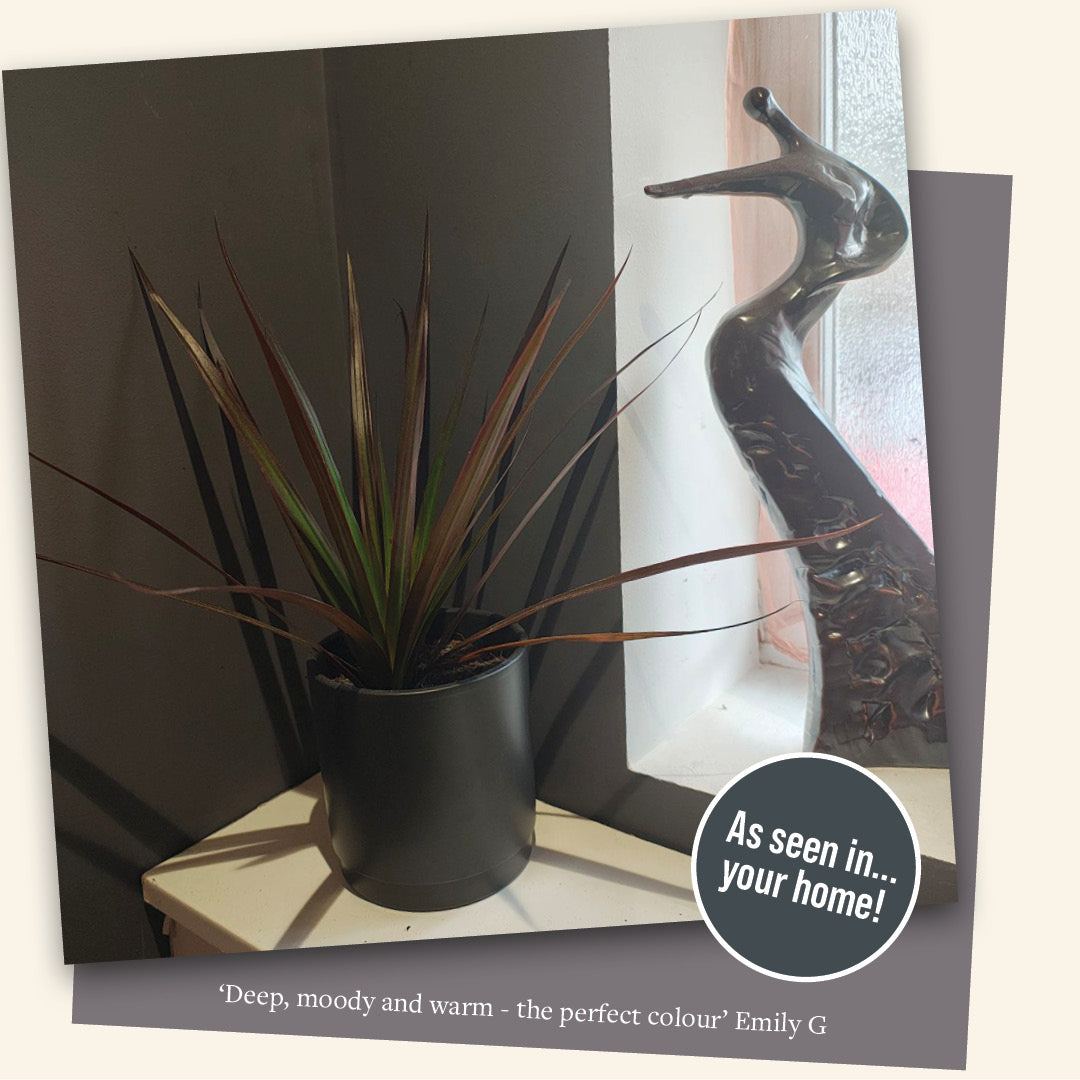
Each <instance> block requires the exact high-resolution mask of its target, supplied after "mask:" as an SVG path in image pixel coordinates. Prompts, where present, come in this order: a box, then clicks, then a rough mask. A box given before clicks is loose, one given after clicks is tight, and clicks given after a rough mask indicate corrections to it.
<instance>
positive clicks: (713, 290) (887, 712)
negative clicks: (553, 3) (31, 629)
mask: <svg viewBox="0 0 1080 1080" xmlns="http://www.w3.org/2000/svg"><path fill="white" fill-rule="evenodd" d="M4 96H5V104H6V121H7V132H8V156H9V173H10V183H11V199H12V214H13V233H14V243H15V263H16V274H17V287H18V301H19V315H20V327H21V337H22V357H23V370H24V383H25V394H26V416H27V429H28V444H29V450H30V455H31V466H30V469H31V485H32V499H33V510H34V529H35V546H36V549H37V552H38V560H39V561H38V568H37V569H38V584H39V597H40V616H41V635H42V654H43V664H44V681H45V693H46V704H47V713H48V726H49V746H50V753H51V761H52V767H53V802H54V814H55V824H56V841H57V865H58V878H59V888H60V911H61V921H62V933H63V941H64V955H65V959H66V961H67V962H68V963H84V962H93V961H105V960H127V959H138V958H151V957H161V956H168V955H192V954H199V953H223V952H224V953H229V952H244V951H255V950H270V949H289V948H301V947H312V946H327V945H346V944H362V943H367V942H390V941H400V940H415V939H424V938H445V937H468V936H472V935H487V934H507V933H521V932H528V931H543V930H557V929H573V928H582V927H601V926H622V925H628V924H643V923H671V922H680V921H688V920H696V919H698V918H700V914H699V911H698V908H697V905H696V903H695V898H694V893H693V888H692V885H691V873H690V856H689V853H690V851H691V847H692V845H693V841H694V836H695V832H696V829H697V826H698V823H699V821H700V820H701V817H702V815H703V813H704V812H705V810H706V808H707V807H708V805H709V803H710V801H711V800H712V799H713V797H714V796H715V795H716V794H717V792H719V791H720V790H721V789H722V788H723V787H724V785H725V784H726V783H727V782H728V781H730V780H731V779H733V778H734V777H735V776H737V775H739V774H740V773H741V772H742V771H744V770H745V769H747V768H749V767H750V766H752V765H754V764H756V763H759V762H761V761H763V760H767V759H769V758H771V757H775V756H777V755H782V754H789V753H795V752H802V751H817V752H821V753H827V754H832V755H837V756H840V757H843V758H846V759H848V760H851V761H854V762H856V763H858V764H860V765H863V766H865V767H867V768H869V769H871V770H872V771H873V772H875V773H876V774H877V775H878V776H879V777H880V778H881V779H882V780H883V781H884V782H885V783H886V784H887V785H888V786H889V787H890V788H891V789H892V790H893V791H894V792H895V793H896V794H897V796H898V797H899V799H900V800H901V801H902V802H903V804H904V806H905V808H906V809H907V811H908V814H909V816H910V817H911V819H912V821H913V823H914V825H915V829H916V832H917V834H918V840H919V846H920V849H921V853H922V879H921V881H922V884H921V889H920V895H919V902H920V903H941V902H948V901H951V900H954V899H955V898H956V875H955V852H954V846H953V827H952V811H951V803H950V788H949V770H948V741H947V729H946V722H945V704H944V700H945V699H944V691H943V676H942V665H941V650H940V639H939V630H938V610H937V594H936V583H935V568H934V557H933V535H932V525H931V511H930V498H929V480H928V474H927V456H926V438H925V432H924V419H923V400H922V379H921V369H920V357H919V337H918V321H917V312H916V298H915V285H914V271H913V262H912V254H911V243H910V211H909V205H908V198H907V162H906V152H905V136H904V118H903V106H902V97H901V87H900V67H899V57H898V50H897V35H896V23H895V16H894V15H893V13H891V12H886V11H862V12H859V11H856V12H843V13H827V14H822V15H805V16H793V17H787V18H770V19H747V20H732V21H727V22H709V23H699V24H690V25H679V24H676V25H666V26H648V27H632V28H618V29H610V30H589V31H574V32H566V33H547V34H535V35H522V36H514V37H488V38H474V39H459V40H447V41H423V42H410V43H402V44H386V45H361V46H354V47H338V48H327V49H315V50H304V51H296V52H281V53H263V54H246V55H225V56H209V57H198V58H178V59H155V60H147V61H140V62H133V63H113V64H101V65H85V66H74V67H62V68H35V69H22V70H16V71H6V72H4Z"/></svg>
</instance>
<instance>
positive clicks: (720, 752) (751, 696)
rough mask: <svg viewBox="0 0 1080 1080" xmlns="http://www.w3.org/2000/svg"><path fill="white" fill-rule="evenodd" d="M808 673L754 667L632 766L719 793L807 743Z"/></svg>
mask: <svg viewBox="0 0 1080 1080" xmlns="http://www.w3.org/2000/svg"><path fill="white" fill-rule="evenodd" d="M808 677H809V676H808V673H807V670H806V669H805V668H794V667H786V666H785V667H782V666H780V665H779V664H759V665H757V666H756V667H753V668H751V669H750V671H749V672H748V673H747V674H746V675H745V676H743V678H742V679H740V680H739V681H738V682H737V683H736V684H735V685H734V686H733V687H731V688H730V689H729V690H726V691H725V692H724V693H723V694H721V695H720V697H718V698H717V699H716V700H715V701H714V702H712V703H711V704H709V705H707V706H706V707H705V708H704V709H701V710H699V711H698V712H696V713H694V714H693V715H692V716H690V717H688V718H687V719H686V720H684V721H683V722H682V723H681V724H680V725H679V726H678V727H677V728H676V729H675V730H674V731H672V732H671V734H670V735H669V736H668V738H666V739H664V741H663V742H661V743H660V744H658V745H657V746H656V747H654V748H653V749H652V750H650V751H649V752H648V753H647V754H643V755H642V756H641V757H640V758H638V759H637V760H636V761H632V762H630V768H631V769H633V770H634V772H639V773H645V774H646V775H648V776H654V777H656V778H657V779H659V780H669V781H670V782H671V783H673V784H679V785H680V786H682V787H688V788H693V789H694V790H695V791H704V792H707V793H708V794H710V795H715V794H716V793H717V792H718V791H719V790H720V789H721V788H722V787H723V786H724V785H725V784H726V783H727V782H728V781H729V780H730V779H732V777H734V776H738V774H739V773H741V772H742V771H743V769H746V768H749V766H751V765H754V764H756V763H757V762H759V761H763V760H764V759H765V758H770V757H775V756H776V755H777V754H791V753H795V752H797V751H799V750H803V749H804V746H803V724H804V719H805V714H806V694H807V689H808Z"/></svg>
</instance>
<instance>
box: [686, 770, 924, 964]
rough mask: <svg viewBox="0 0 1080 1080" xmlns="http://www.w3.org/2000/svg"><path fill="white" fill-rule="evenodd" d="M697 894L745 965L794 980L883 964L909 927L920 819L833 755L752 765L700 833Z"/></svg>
mask: <svg viewBox="0 0 1080 1080" xmlns="http://www.w3.org/2000/svg"><path fill="white" fill-rule="evenodd" d="M692 865H693V879H694V892H695V894H696V896H697V901H698V907H699V908H700V909H701V912H702V915H703V916H704V917H705V922H706V924H707V925H708V927H709V929H710V930H711V931H712V933H713V936H714V937H715V938H716V939H717V940H718V941H719V942H720V944H721V945H723V946H724V948H725V949H727V950H728V952H730V953H731V954H732V955H733V956H735V957H736V958H737V959H738V960H741V961H742V962H743V963H744V964H746V965H747V966H748V967H752V968H754V969H755V970H756V971H760V972H762V973H764V974H766V975H774V976H776V977H777V978H781V979H788V980H791V981H794V982H818V981H821V980H823V979H835V978H837V977H839V976H840V975H846V974H848V973H849V972H852V971H856V970H858V969H859V968H861V967H864V966H865V965H866V964H868V963H870V961H871V960H873V959H875V958H876V957H878V956H880V955H881V954H882V953H883V952H884V951H885V950H886V949H887V948H888V947H889V946H890V945H891V944H892V943H893V941H894V940H895V939H896V937H897V936H898V935H899V933H900V931H901V930H902V929H903V928H904V925H905V924H906V923H907V920H908V917H909V916H910V915H911V911H912V908H913V907H914V906H915V897H916V896H917V894H918V891H919V879H920V875H921V861H920V858H919V845H918V841H917V839H916V837H915V830H914V828H913V827H912V824H911V819H910V818H909V817H908V814H907V811H906V810H905V809H904V807H903V806H902V805H901V803H900V801H899V800H898V799H897V798H896V796H895V795H894V794H893V793H892V791H890V790H889V788H888V787H886V786H885V784H884V783H882V781H880V780H879V779H878V778H877V777H876V776H874V775H873V773H870V772H868V771H867V770H866V769H864V768H862V767H861V766H859V765H854V764H852V763H851V762H848V761H844V760H842V759H840V758H834V757H828V756H826V755H823V754H787V755H784V756H783V757H776V758H770V759H769V760H768V761H764V762H761V763H760V764H758V765H755V766H753V767H752V768H750V769H747V770H746V771H745V772H742V773H740V774H739V775H738V776H736V777H735V779H734V780H732V781H731V782H730V783H729V784H728V785H727V786H726V787H725V788H724V789H723V791H721V792H720V794H719V795H717V796H716V798H715V799H714V800H713V802H712V805H711V806H710V807H709V809H708V810H707V811H706V813H705V816H704V817H703V818H702V820H701V824H700V825H699V826H698V831H697V836H696V838H695V839H694V851H693V864H692Z"/></svg>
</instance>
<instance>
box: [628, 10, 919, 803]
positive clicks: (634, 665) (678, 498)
mask: <svg viewBox="0 0 1080 1080" xmlns="http://www.w3.org/2000/svg"><path fill="white" fill-rule="evenodd" d="M867 55H872V56H873V57H874V58H875V61H876V62H875V64H874V65H872V66H869V65H867V64H866V63H865V62H864V58H865V57H866V56H867ZM609 71H610V85H611V138H612V170H613V185H614V208H615V253H616V259H617V260H618V261H620V262H621V260H622V258H623V257H624V256H625V253H626V252H627V251H628V250H630V249H631V248H632V249H633V253H632V256H631V261H630V266H629V267H628V269H627V272H626V274H625V275H624V276H623V278H622V280H621V281H620V285H619V290H618V292H617V296H616V336H617V343H618V353H617V356H618V362H619V363H622V362H625V360H626V359H627V358H629V357H630V356H632V355H633V354H634V353H636V352H637V351H638V350H639V349H641V348H642V347H643V346H644V345H646V344H648V342H650V341H652V340H654V339H655V338H657V337H659V336H660V335H661V334H663V333H664V332H665V331H667V330H669V329H670V328H671V327H672V326H674V325H676V324H677V323H679V322H680V321H681V320H682V319H684V318H685V317H686V316H687V315H688V314H690V313H691V312H693V311H694V310H695V309H696V308H697V307H699V306H700V305H701V304H702V303H704V301H705V300H706V299H707V298H708V297H709V295H710V294H711V293H712V292H713V291H714V290H716V289H719V293H718V295H717V296H716V298H715V299H714V300H713V301H712V303H711V304H710V305H709V307H708V308H707V309H706V312H705V314H704V316H703V318H702V323H701V326H700V327H699V329H698V332H697V333H696V334H695V335H694V337H693V339H692V341H691V343H690V345H689V346H688V347H687V348H686V349H685V350H684V352H683V353H682V355H681V356H680V357H679V358H678V359H677V360H676V361H675V362H674V364H673V365H672V366H671V367H670V368H669V369H668V370H667V371H666V372H665V374H664V375H663V377H662V378H661V379H660V380H659V381H658V382H657V383H656V385H655V386H653V387H652V388H651V389H650V390H649V392H648V393H647V394H646V395H645V396H644V397H642V398H641V400H640V401H638V402H637V403H635V405H634V406H633V407H632V408H631V409H629V410H628V411H627V412H626V413H625V414H624V415H623V416H622V417H621V418H620V420H619V497H620V515H621V521H620V525H621V563H622V566H623V567H624V568H630V567H632V566H638V565H642V564H645V563H649V562H655V561H658V560H660V559H664V558H671V557H674V556H676V555H681V554H684V553H686V552H687V551H693V550H698V549H704V548H713V547H719V546H723V545H729V544H741V543H749V542H752V541H753V540H755V539H757V538H758V537H759V535H767V531H768V525H767V523H764V524H763V520H762V514H761V510H760V506H759V502H758V499H757V496H756V494H755V492H754V491H753V488H752V487H751V484H750V481H749V479H748V477H747V475H746V472H745V470H744V468H743V465H742V462H741V460H740V458H739V455H738V454H737V453H736V451H735V449H734V447H733V445H732V443H731V440H730V439H729V437H728V435H727V433H726V431H725V430H724V428H723V425H722V423H721V421H720V419H719V418H718V416H717V414H716V411H715V408H714V406H713V404H712V399H711V393H710V389H709V385H708V381H707V378H706V371H705V360H704V355H705V347H706V344H707V342H708V339H709V335H710V334H711V332H712V328H713V327H714V326H715V325H716V323H717V322H718V321H719V320H720V318H721V317H722V316H723V314H724V313H725V312H727V311H728V310H729V309H730V308H731V307H733V306H734V305H735V304H736V303H737V302H740V301H742V300H743V299H746V298H747V297H749V296H750V295H753V293H755V292H757V291H758V290H759V289H760V288H762V287H763V286H764V285H767V284H768V283H769V282H771V281H773V280H774V279H775V278H776V277H777V276H779V274H780V273H782V272H783V270H784V269H785V268H786V267H787V265H788V264H789V263H790V261H791V258H792V255H793V252H794V241H795V230H794V225H793V222H791V220H790V215H789V214H788V212H787V211H786V210H785V209H784V208H783V207H782V206H780V205H779V204H775V203H774V202H772V201H771V200H764V199H741V200H736V199H725V198H709V197H697V198H692V199H687V200H677V199H666V200H653V199H649V198H647V197H645V196H644V194H643V192H642V188H643V187H644V185H645V184H648V183H656V182H661V181H666V180H676V179H679V178H681V177H685V176H693V175H696V174H699V173H704V172H713V171H716V170H719V169H723V168H728V167H731V166H735V165H741V164H747V163H749V162H752V161H760V160H763V159H765V158H767V157H772V156H775V154H776V152H777V151H776V147H775V145H774V144H773V143H772V142H771V136H770V135H769V133H768V132H766V131H765V130H764V129H762V128H760V127H759V125H757V124H754V123H753V121H751V120H750V118H749V117H747V116H746V114H745V113H744V112H743V111H742V109H741V107H740V103H741V99H742V95H743V94H744V93H745V91H746V90H747V89H749V88H750V87H751V86H754V85H758V84H762V85H767V86H770V87H771V88H772V89H773V91H774V93H775V94H776V97H777V100H778V101H779V102H780V103H781V105H783V106H784V108H785V109H786V110H787V111H788V112H789V113H790V114H791V115H792V116H793V118H794V119H795V120H796V122H798V123H800V124H801V125H802V126H804V127H805V128H806V130H808V131H810V132H811V134H814V135H816V136H817V137H820V138H821V140H822V141H823V142H824V143H825V144H826V145H829V146H830V147H831V148H833V149H835V150H837V151H838V152H839V153H840V154H842V155H844V156H847V157H850V158H851V159H852V160H854V161H856V162H858V163H859V164H860V165H862V166H863V167H865V168H868V169H869V171H871V172H872V173H874V174H875V175H876V176H877V177H878V178H879V179H881V180H882V182H883V183H884V184H885V185H886V186H887V187H888V188H889V189H890V190H891V191H892V192H893V193H894V194H895V195H896V197H897V198H898V200H899V201H900V203H901V204H902V205H903V207H904V209H905V211H907V210H908V200H907V173H906V154H905V147H904V127H903V108H902V102H901V96H900V81H899V63H898V61H897V39H896V24H895V18H894V16H893V14H892V13H891V12H887V11H870V12H853V13H841V14H838V15H825V16H803V17H799V18H787V19H755V20H739V21H735V22H731V23H703V24H700V25H691V26H686V25H682V26H657V27H643V28H630V29H613V30H611V31H610V32H609ZM883 71H884V72H885V76H886V77H885V78H884V80H883V79H882V72H883ZM869 78H872V79H873V80H874V85H873V86H872V87H868V86H866V85H864V83H865V81H866V80H867V79H869ZM860 80H862V82H860ZM871 90H872V91H873V93H872V98H873V102H874V104H873V108H874V121H873V123H868V122H867V118H866V116H865V109H866V106H865V104H864V102H865V100H866V99H867V96H868V95H869V94H870V91H871ZM883 115H884V116H885V121H884V122H883V121H882V116H883ZM671 341H672V342H673V343H675V344H669V343H665V345H664V346H661V347H660V348H658V349H657V350H655V352H654V354H650V356H649V357H648V358H646V359H645V360H643V361H642V362H641V363H640V364H638V365H635V367H634V368H633V369H632V370H631V371H630V372H628V373H627V375H626V376H624V377H623V379H621V380H620V383H621V385H620V392H619V400H620V404H621V403H623V402H625V401H626V400H627V399H628V398H629V397H630V396H632V395H633V394H634V393H636V392H637V391H638V390H639V389H641V387H642V386H644V385H645V383H646V382H647V381H648V380H649V379H651V378H652V377H653V376H654V375H655V374H656V373H657V372H658V371H659V370H660V367H661V366H662V365H663V363H664V362H665V361H666V360H667V359H668V358H670V356H671V355H672V352H673V351H674V348H675V347H676V345H677V343H678V342H679V341H681V338H680V337H679V336H678V335H676V336H675V337H674V338H673V339H671ZM805 359H806V361H807V369H808V375H809V377H810V379H811V382H812V383H813V385H814V386H815V387H816V388H817V390H818V392H819V396H820V397H821V398H822V400H823V402H824V404H825V407H826V408H827V410H829V412H830V414H831V415H832V416H833V418H834V420H835V422H836V423H837V425H838V426H839V428H840V430H841V432H842V433H843V434H844V437H845V438H846V439H847V441H848V442H849V444H850V445H851V446H852V448H853V450H854V451H855V453H856V454H857V456H858V457H859V458H860V460H861V461H862V462H863V463H864V465H865V466H866V467H867V468H868V470H869V471H870V472H871V474H872V475H873V476H874V478H875V479H876V480H877V482H878V483H879V484H880V485H881V486H882V487H883V489H884V490H885V491H886V493H887V494H888V495H889V497H890V498H891V499H892V501H893V502H894V503H895V504H896V506H897V508H898V509H899V510H900V511H901V513H903V514H905V516H907V517H908V518H909V520H911V522H912V524H913V525H914V526H915V528H916V529H918V530H919V531H920V533H921V534H922V535H923V536H924V538H925V539H926V540H927V541H928V542H930V541H931V537H930V515H929V494H928V489H927V480H926V445H925V435H924V431H923V410H922V382H921V369H920V364H919V352H918V331H917V323H916V319H915V287H914V273H913V267H912V261H911V254H910V250H909V251H908V252H906V253H905V255H904V256H903V257H902V258H901V259H900V260H899V261H898V262H897V263H896V264H894V266H893V267H892V268H890V270H889V271H888V273H887V276H882V277H880V278H874V279H870V280H868V281H866V282H859V283H858V285H857V287H853V288H852V289H849V290H847V291H846V292H845V293H844V295H843V297H842V298H841V300H840V301H839V302H838V303H837V304H836V306H835V312H834V313H830V315H829V316H828V317H827V319H826V321H825V325H824V327H823V328H822V330H821V331H820V332H819V333H817V334H815V336H814V337H813V338H812V340H811V341H810V342H808V347H807V350H806V357H805ZM792 596H794V590H793V586H792V583H791V575H790V570H789V568H788V564H787V559H786V556H784V555H779V556H775V557H771V558H770V559H769V560H768V561H766V560H760V561H755V560H745V559H744V560H739V561H737V562H726V563H719V564H715V565H712V566H706V567H696V568H693V569H691V570H688V571H685V572H680V573H673V574H668V575H664V576H662V577H659V578H653V579H651V580H648V581H644V582H637V583H634V584H632V585H628V586H625V587H624V588H623V623H624V627H625V629H627V630H634V629H665V628H688V627H706V626H715V625H718V624H726V623H734V622H739V621H742V620H745V619H748V618H752V617H754V616H757V615H760V614H761V613H763V611H767V610H770V609H771V608H772V607H775V606H777V605H778V603H780V602H783V601H784V600H786V599H789V598H790V597H792ZM805 647H806V644H805V634H804V633H803V632H802V626H801V614H800V613H799V612H798V609H797V608H792V609H790V612H789V613H788V615H787V616H786V618H782V619H780V620H777V621H776V624H775V625H773V624H772V623H770V624H769V625H768V626H767V627H766V626H763V624H757V625H752V626H749V627H743V628H739V629H735V630H728V631H723V632H721V633H717V634H706V635H700V636H694V637H685V638H675V639H668V640H660V641H650V642H637V643H632V644H628V645H627V646H626V647H625V661H626V663H625V670H626V675H625V680H626V742H627V758H628V764H629V766H630V768H631V769H633V770H635V771H637V772H642V773H646V774H648V775H651V776H655V777H659V778H662V779H665V780H670V781H672V782H674V783H677V784H681V785H684V786H686V787H691V788H695V789H698V790H702V791H707V792H715V791H717V790H719V789H720V787H722V786H723V784H724V783H725V782H726V781H727V780H728V779H730V778H731V777H732V776H734V775H735V774H737V773H738V772H740V771H741V770H742V769H744V768H746V767H747V766H748V765H751V764H753V763H754V762H756V761H760V760H762V759H763V758H766V757H770V756H772V755H775V754H780V753H789V752H791V751H795V750H803V749H811V748H812V746H813V742H814V739H815V737H816V733H815V732H812V731H808V730H807V726H806V711H807V710H806V700H807V691H808V677H807V669H806V664H805Z"/></svg>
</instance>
